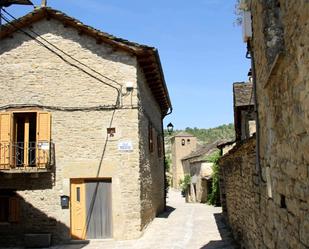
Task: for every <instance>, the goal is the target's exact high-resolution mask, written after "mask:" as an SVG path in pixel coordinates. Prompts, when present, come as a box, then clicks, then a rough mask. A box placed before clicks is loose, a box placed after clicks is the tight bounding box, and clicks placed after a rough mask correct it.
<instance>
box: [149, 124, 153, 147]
mask: <svg viewBox="0 0 309 249" xmlns="http://www.w3.org/2000/svg"><path fill="white" fill-rule="evenodd" d="M148 143H149V152H150V153H152V152H153V128H152V124H151V123H150V122H149V125H148Z"/></svg>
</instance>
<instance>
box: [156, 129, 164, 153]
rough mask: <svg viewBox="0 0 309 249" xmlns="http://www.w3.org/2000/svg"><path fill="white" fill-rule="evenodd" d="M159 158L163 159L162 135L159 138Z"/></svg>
mask: <svg viewBox="0 0 309 249" xmlns="http://www.w3.org/2000/svg"><path fill="white" fill-rule="evenodd" d="M157 146H158V157H162V146H163V145H162V137H161V135H160V134H158V136H157Z"/></svg>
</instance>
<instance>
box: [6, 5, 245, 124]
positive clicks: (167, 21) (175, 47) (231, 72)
mask: <svg viewBox="0 0 309 249" xmlns="http://www.w3.org/2000/svg"><path fill="white" fill-rule="evenodd" d="M32 2H33V3H34V4H36V5H39V4H40V2H41V1H40V0H33V1H32ZM235 2H236V0H195V1H193V3H194V4H192V2H189V1H187V0H156V1H145V0H130V1H124V0H65V1H63V0H50V1H48V6H50V7H53V8H55V9H58V10H61V11H63V12H65V13H66V14H68V15H70V16H73V17H75V18H77V19H79V20H80V21H82V22H83V23H85V24H87V25H90V26H93V27H95V28H97V29H100V30H102V31H105V32H108V33H111V34H113V35H115V36H118V37H121V38H125V39H127V40H130V41H134V42H138V43H142V44H146V45H150V46H154V47H156V48H158V50H159V54H160V58H161V62H162V66H163V70H164V75H165V80H166V83H167V86H168V89H169V94H170V97H171V100H172V104H173V108H174V110H173V113H172V114H171V115H169V116H167V117H166V118H165V124H167V123H169V122H172V123H173V124H174V127H175V128H176V129H183V128H186V127H198V128H210V127H215V126H217V125H220V124H225V123H231V122H233V100H232V99H233V98H232V83H233V82H235V81H245V80H246V79H247V73H248V70H249V67H250V61H249V60H248V59H246V58H245V53H246V45H245V43H243V42H242V36H241V27H238V26H236V25H234V22H235V19H236V16H235V14H234V5H235ZM32 9H33V7H28V6H14V7H13V6H12V7H9V8H8V9H7V10H9V11H10V12H11V13H12V14H14V15H15V16H17V17H18V16H21V15H23V14H25V13H27V12H28V11H31V10H32Z"/></svg>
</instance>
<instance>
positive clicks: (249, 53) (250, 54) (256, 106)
mask: <svg viewBox="0 0 309 249" xmlns="http://www.w3.org/2000/svg"><path fill="white" fill-rule="evenodd" d="M247 50H248V51H247V55H246V58H248V59H250V58H251V69H252V81H253V92H254V109H255V110H254V111H255V115H256V118H255V122H256V171H257V172H258V174H259V178H260V180H261V181H262V182H263V183H266V181H265V180H264V179H263V177H262V167H261V164H260V119H259V104H258V100H257V93H256V92H257V79H256V69H255V58H254V51H253V49H252V45H251V42H250V41H248V42H247Z"/></svg>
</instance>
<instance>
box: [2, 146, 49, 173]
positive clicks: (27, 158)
mask: <svg viewBox="0 0 309 249" xmlns="http://www.w3.org/2000/svg"><path fill="white" fill-rule="evenodd" d="M53 164H54V144H53V143H51V142H29V143H24V142H16V143H9V142H1V143H0V170H12V169H49V168H50V167H51V166H52V165H53Z"/></svg>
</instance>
